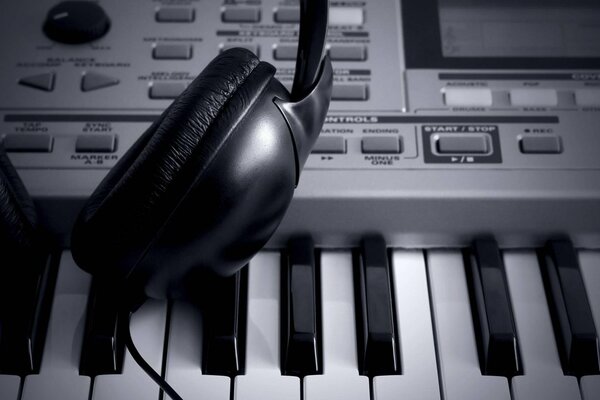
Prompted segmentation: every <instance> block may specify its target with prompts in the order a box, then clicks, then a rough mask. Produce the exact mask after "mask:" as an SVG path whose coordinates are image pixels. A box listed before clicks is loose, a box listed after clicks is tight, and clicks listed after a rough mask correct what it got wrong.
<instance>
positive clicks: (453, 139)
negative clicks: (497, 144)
mask: <svg viewBox="0 0 600 400" xmlns="http://www.w3.org/2000/svg"><path fill="white" fill-rule="evenodd" d="M435 140H436V142H437V151H438V152H439V153H441V154H456V153H458V154H486V153H489V151H490V147H491V146H490V140H489V136H487V135H479V134H464V135H459V134H456V135H454V134H453V135H438V137H437V138H435Z"/></svg>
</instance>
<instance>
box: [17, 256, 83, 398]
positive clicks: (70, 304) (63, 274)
mask: <svg viewBox="0 0 600 400" xmlns="http://www.w3.org/2000/svg"><path fill="white" fill-rule="evenodd" d="M90 283H91V276H90V275H89V274H88V273H86V272H83V271H82V270H81V269H79V267H77V265H76V264H75V262H74V261H73V259H72V258H71V254H70V253H69V252H63V254H62V257H61V260H60V265H59V267H58V278H57V281H56V287H55V290H54V299H53V301H52V311H51V313H50V322H49V325H48V333H47V336H46V343H45V345H44V354H43V355H42V364H41V368H40V373H39V375H29V376H27V377H26V378H25V382H24V384H23V396H22V399H23V400H37V399H40V400H42V399H44V400H45V399H61V400H87V399H88V397H89V393H90V378H89V377H87V376H80V375H79V359H80V356H81V345H82V341H83V331H84V327H85V314H86V308H87V301H88V294H89V290H90Z"/></svg>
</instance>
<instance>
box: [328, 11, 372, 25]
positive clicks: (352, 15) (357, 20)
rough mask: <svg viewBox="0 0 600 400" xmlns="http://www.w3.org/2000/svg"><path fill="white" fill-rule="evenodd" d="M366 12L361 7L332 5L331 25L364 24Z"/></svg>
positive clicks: (330, 13) (330, 12)
mask: <svg viewBox="0 0 600 400" xmlns="http://www.w3.org/2000/svg"><path fill="white" fill-rule="evenodd" d="M364 23H365V13H364V11H363V9H362V8H360V7H330V8H329V25H362V24H364Z"/></svg>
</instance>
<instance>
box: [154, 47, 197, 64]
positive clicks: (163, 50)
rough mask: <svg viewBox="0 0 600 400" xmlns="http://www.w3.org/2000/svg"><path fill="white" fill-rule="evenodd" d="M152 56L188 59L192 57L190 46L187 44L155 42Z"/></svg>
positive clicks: (164, 58) (165, 58)
mask: <svg viewBox="0 0 600 400" xmlns="http://www.w3.org/2000/svg"><path fill="white" fill-rule="evenodd" d="M152 56H153V57H154V59H155V60H189V59H190V58H192V46H190V45H187V44H157V45H155V46H154V49H153V51H152Z"/></svg>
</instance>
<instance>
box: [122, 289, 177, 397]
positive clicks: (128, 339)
mask: <svg viewBox="0 0 600 400" xmlns="http://www.w3.org/2000/svg"><path fill="white" fill-rule="evenodd" d="M130 300H131V299H130ZM140 300H141V299H138V300H137V301H133V302H131V301H130V302H126V303H125V304H127V305H128V307H127V310H126V312H127V321H126V322H127V323H126V324H125V329H124V331H125V332H124V334H125V346H126V347H127V350H128V351H129V354H131V357H133V359H134V360H135V362H136V363H137V364H138V365H139V366H140V368H141V369H142V370H143V371H144V372H145V373H146V374H147V375H148V376H149V377H150V378H151V379H152V380H153V381H154V382H156V384H157V385H158V386H159V387H160V388H161V389H162V391H163V392H164V393H165V394H166V395H167V396H169V397H170V398H171V399H172V400H183V398H182V397H181V396H180V395H179V393H177V392H176V391H175V389H173V387H172V386H171V385H169V383H168V382H167V381H166V379H164V378H163V377H162V376H160V374H159V373H158V372H156V371H155V370H154V369H153V368H152V367H151V366H150V364H148V362H147V361H146V360H145V359H144V357H143V356H142V355H141V354H140V352H139V351H138V349H137V347H135V344H134V343H133V338H132V336H131V320H132V317H133V314H134V313H135V311H136V310H137V309H138V308H139V307H140V306H141V305H142V303H143V301H140Z"/></svg>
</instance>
